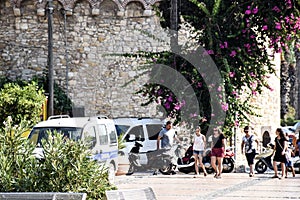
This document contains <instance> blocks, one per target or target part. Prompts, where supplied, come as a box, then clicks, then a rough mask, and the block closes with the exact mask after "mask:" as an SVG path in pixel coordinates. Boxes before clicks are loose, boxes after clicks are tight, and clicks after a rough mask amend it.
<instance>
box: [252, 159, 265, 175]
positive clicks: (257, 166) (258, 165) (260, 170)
mask: <svg viewBox="0 0 300 200" xmlns="http://www.w3.org/2000/svg"><path fill="white" fill-rule="evenodd" d="M255 170H256V171H257V173H259V174H262V173H264V172H265V171H267V165H266V164H265V163H264V162H263V161H261V160H259V161H258V162H257V163H256V164H255Z"/></svg>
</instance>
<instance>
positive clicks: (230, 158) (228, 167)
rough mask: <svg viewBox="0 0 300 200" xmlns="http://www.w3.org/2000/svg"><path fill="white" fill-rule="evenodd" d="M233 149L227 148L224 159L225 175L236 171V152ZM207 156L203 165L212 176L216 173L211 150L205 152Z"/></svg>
mask: <svg viewBox="0 0 300 200" xmlns="http://www.w3.org/2000/svg"><path fill="white" fill-rule="evenodd" d="M232 149H233V147H228V148H226V151H225V156H224V158H223V171H222V172H223V173H230V172H232V171H233V169H234V163H235V160H234V152H233V150H232ZM205 155H206V156H204V158H203V164H204V166H205V168H206V171H207V173H209V174H211V173H213V172H214V169H213V167H212V165H211V159H210V157H211V149H210V148H208V149H206V151H205Z"/></svg>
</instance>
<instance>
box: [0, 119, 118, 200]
mask: <svg viewBox="0 0 300 200" xmlns="http://www.w3.org/2000/svg"><path fill="white" fill-rule="evenodd" d="M26 128H27V124H26V123H25V122H24V121H22V122H21V123H20V125H18V126H14V125H13V122H12V120H11V118H10V117H9V118H8V120H6V122H5V128H3V129H1V133H0V147H1V148H0V185H1V187H0V191H1V192H85V193H87V196H88V199H104V196H105V190H111V189H116V187H115V186H114V185H112V184H110V183H109V181H108V173H107V170H106V169H104V167H101V166H100V165H99V164H98V163H97V162H96V161H93V160H91V159H90V156H91V154H90V153H89V151H88V149H87V148H86V147H85V146H84V145H83V143H80V142H74V141H72V140H65V139H64V138H63V137H62V135H60V134H55V135H54V136H51V137H49V138H48V140H47V141H48V142H47V141H45V140H44V141H42V145H43V148H44V159H37V158H36V157H35V156H34V155H33V150H34V148H35V147H34V145H32V144H30V142H29V141H28V140H27V139H26V138H24V137H22V136H21V135H22V133H23V131H24V130H26ZM49 141H51V142H49Z"/></svg>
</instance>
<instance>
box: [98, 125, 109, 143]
mask: <svg viewBox="0 0 300 200" xmlns="http://www.w3.org/2000/svg"><path fill="white" fill-rule="evenodd" d="M98 128H99V141H100V145H105V144H108V134H107V129H106V127H105V125H103V124H99V125H98Z"/></svg>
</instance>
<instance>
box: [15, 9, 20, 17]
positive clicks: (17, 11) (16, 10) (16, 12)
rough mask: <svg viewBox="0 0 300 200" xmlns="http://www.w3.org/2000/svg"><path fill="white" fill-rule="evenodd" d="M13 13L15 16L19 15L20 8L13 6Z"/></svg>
mask: <svg viewBox="0 0 300 200" xmlns="http://www.w3.org/2000/svg"><path fill="white" fill-rule="evenodd" d="M14 15H15V16H16V17H20V16H21V10H20V8H14Z"/></svg>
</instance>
